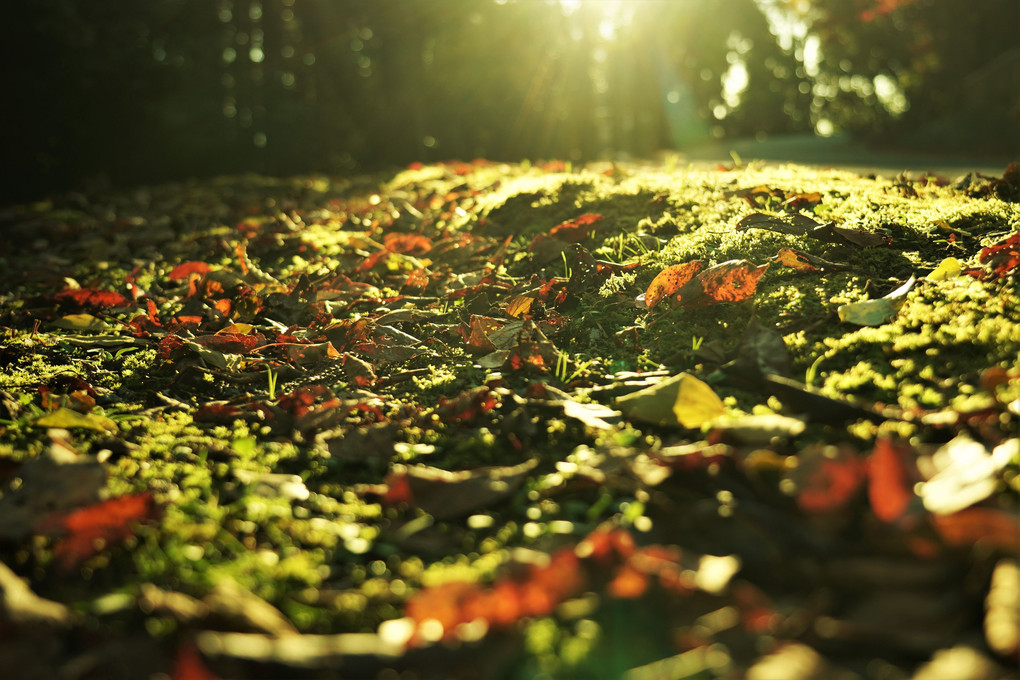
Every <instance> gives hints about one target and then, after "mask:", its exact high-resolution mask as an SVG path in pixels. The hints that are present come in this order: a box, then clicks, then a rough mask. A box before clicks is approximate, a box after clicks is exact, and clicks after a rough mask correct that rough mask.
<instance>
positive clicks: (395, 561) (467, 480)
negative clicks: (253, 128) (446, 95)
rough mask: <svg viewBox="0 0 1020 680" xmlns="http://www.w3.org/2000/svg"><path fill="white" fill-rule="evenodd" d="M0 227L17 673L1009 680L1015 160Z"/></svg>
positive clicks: (38, 215) (308, 191) (468, 191)
mask: <svg viewBox="0 0 1020 680" xmlns="http://www.w3.org/2000/svg"><path fill="white" fill-rule="evenodd" d="M0 231H2V235H3V240H4V242H5V243H6V244H7V246H6V247H5V249H4V251H3V252H2V253H0V334H2V336H0V337H2V340H0V366H2V368H3V371H2V374H0V478H2V479H0V482H2V483H3V485H4V490H3V492H2V496H0V668H4V669H7V670H5V677H7V678H15V677H17V678H21V677H26V678H64V679H68V680H70V679H74V680H84V679H86V678H104V679H107V678H141V677H171V678H173V679H174V680H195V679H198V678H213V677H222V678H226V677H231V678H276V677H286V678H291V677H295V678H340V677H343V678H360V677H365V678H505V679H507V680H516V679H522V680H523V679H525V678H621V677H623V678H629V679H631V680H639V679H642V678H675V679H682V678H691V679H694V678H699V679H703V678H750V679H752V680H771V679H780V678H781V679H783V680H808V679H812V678H813V679H818V678H868V679H874V680H900V679H904V680H905V679H907V678H912V679H913V680H941V679H944V678H954V679H956V680H979V679H981V680H983V679H986V678H1006V677H1011V674H1014V673H1016V671H1017V654H1018V651H1020V618H1018V617H1020V614H1018V613H1017V612H1018V611H1020V606H1018V605H1020V585H1018V584H1020V564H1018V556H1020V438H1018V436H1017V431H1018V421H1020V362H1018V352H1020V285H1018V282H1020V167H1017V166H1015V165H1014V166H1010V168H1009V169H1007V170H1006V172H1005V173H1004V174H1003V175H1002V176H1001V177H997V176H988V175H982V174H975V173H972V174H969V175H967V176H964V177H939V176H933V175H926V174H905V175H901V176H898V177H887V178H874V177H872V178H869V177H865V176H861V175H858V174H854V173H851V172H845V171H840V170H835V169H828V170H825V169H813V168H807V167H803V166H795V165H770V166H765V165H760V164H756V163H750V164H739V165H736V166H734V165H733V164H727V165H720V166H699V167H694V166H690V167H687V166H682V165H680V164H679V163H678V162H677V160H676V159H670V160H668V161H666V162H665V163H664V164H663V165H661V166H650V165H642V166H637V165H633V166H631V165H618V166H617V165H610V164H604V165H592V166H587V167H584V168H572V167H570V166H569V165H567V164H563V163H545V164H541V165H532V164H515V165H505V164H496V163H487V162H480V161H479V162H474V163H447V164H439V165H424V166H422V165H417V164H416V165H414V166H412V167H410V168H407V169H405V170H403V171H400V172H396V173H393V174H389V175H386V176H373V177H368V176H364V177H357V178H335V177H324V176H302V177H294V178H289V179H272V178H267V177H261V176H254V175H252V176H241V177H226V178H220V179H214V180H206V181H189V182H182V183H176V184H166V185H161V186H153V187H144V188H138V189H134V190H126V191H120V192H107V193H105V194H99V193H97V194H91V195H84V194H67V195H62V196H59V197H53V198H52V199H50V200H46V201H43V202H39V203H36V204H33V205H25V206H18V207H14V208H10V209H7V210H5V211H3V213H2V214H0ZM10 669H14V670H13V672H14V675H11V674H10ZM160 673H161V674H163V675H160V676H157V675H156V674H160Z"/></svg>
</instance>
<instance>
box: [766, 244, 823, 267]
mask: <svg viewBox="0 0 1020 680" xmlns="http://www.w3.org/2000/svg"><path fill="white" fill-rule="evenodd" d="M776 263H778V264H781V265H783V266H784V267H790V268H792V269H796V270H797V271H802V272H814V271H818V267H816V266H814V265H813V264H811V262H810V260H808V258H807V256H806V255H805V254H804V253H802V252H800V251H799V250H794V249H793V248H781V249H780V250H779V254H777V255H776Z"/></svg>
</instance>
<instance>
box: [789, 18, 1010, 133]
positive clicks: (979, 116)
mask: <svg viewBox="0 0 1020 680" xmlns="http://www.w3.org/2000/svg"><path fill="white" fill-rule="evenodd" d="M789 4H791V5H794V6H796V5H801V6H803V7H806V11H805V12H803V19H804V20H805V21H807V22H808V24H809V26H810V29H809V30H810V34H811V35H814V36H817V39H818V48H819V53H820V61H819V63H818V73H817V75H816V76H815V80H816V84H815V94H816V101H815V109H816V115H817V116H818V117H820V118H827V119H829V120H831V121H832V122H833V123H834V124H835V125H836V126H837V127H840V128H844V129H849V130H854V131H858V132H864V133H867V134H869V135H871V136H872V137H878V138H882V139H885V140H891V141H894V142H899V143H901V144H902V145H904V146H917V145H925V146H929V147H931V148H933V149H939V150H942V151H947V150H970V151H981V152H1000V153H1003V152H1005V153H1016V152H1018V151H1020V44H1018V43H1017V31H1018V29H1020V3H1018V2H1016V0H982V1H981V2H963V1H961V0H810V3H808V4H805V3H796V2H793V3H789Z"/></svg>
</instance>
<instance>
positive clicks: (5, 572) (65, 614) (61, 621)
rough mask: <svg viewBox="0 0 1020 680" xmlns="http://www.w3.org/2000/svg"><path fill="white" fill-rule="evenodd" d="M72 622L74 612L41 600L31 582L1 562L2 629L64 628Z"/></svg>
mask: <svg viewBox="0 0 1020 680" xmlns="http://www.w3.org/2000/svg"><path fill="white" fill-rule="evenodd" d="M70 622H71V611H70V610H69V609H68V608H67V607H65V606H64V605H62V604H60V603H59V602H53V601H52V600H47V599H45V598H42V597H39V596H38V595H36V594H35V593H34V592H32V589H31V588H30V587H29V585H28V582H27V581H25V580H24V579H22V578H21V577H19V576H18V575H17V574H15V573H14V572H13V571H11V569H10V567H8V566H7V565H6V564H4V563H3V562H0V626H3V625H4V624H14V626H19V627H20V626H33V625H40V624H41V625H44V626H53V627H60V628H62V627H64V626H66V625H67V624H69V623H70Z"/></svg>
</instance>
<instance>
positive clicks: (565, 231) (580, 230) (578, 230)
mask: <svg viewBox="0 0 1020 680" xmlns="http://www.w3.org/2000/svg"><path fill="white" fill-rule="evenodd" d="M601 221H602V215H599V214H598V213H585V214H584V215H581V216H580V217H576V218H574V219H572V220H567V221H566V222H561V223H560V224H557V225H556V226H555V227H553V228H552V229H550V230H549V235H550V236H552V237H553V238H557V239H559V240H561V241H566V242H568V243H579V242H581V241H583V240H585V239H586V238H588V237H590V236H591V235H592V234H593V233H595V229H596V228H597V227H598V224H599V222H601Z"/></svg>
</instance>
